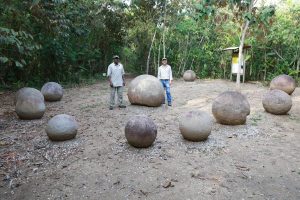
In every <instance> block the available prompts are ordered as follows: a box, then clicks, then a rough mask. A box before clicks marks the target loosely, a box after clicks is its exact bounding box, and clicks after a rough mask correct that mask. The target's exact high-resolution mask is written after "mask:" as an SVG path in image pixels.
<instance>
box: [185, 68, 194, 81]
mask: <svg viewBox="0 0 300 200" xmlns="http://www.w3.org/2000/svg"><path fill="white" fill-rule="evenodd" d="M195 79H196V74H195V72H194V71H193V70H187V71H185V72H184V74H183V80H185V81H189V82H192V81H194V80H195Z"/></svg>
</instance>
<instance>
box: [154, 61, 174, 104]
mask: <svg viewBox="0 0 300 200" xmlns="http://www.w3.org/2000/svg"><path fill="white" fill-rule="evenodd" d="M167 62H168V61H167V59H166V58H163V59H162V65H161V66H160V67H159V68H158V75H157V78H158V79H159V80H160V82H161V83H162V85H163V87H164V88H165V90H166V94H167V100H168V106H172V96H171V92H170V85H171V84H172V80H173V76H172V69H171V66H170V65H168V64H167ZM164 103H165V102H163V104H164Z"/></svg>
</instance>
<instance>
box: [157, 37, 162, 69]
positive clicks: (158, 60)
mask: <svg viewBox="0 0 300 200" xmlns="http://www.w3.org/2000/svg"><path fill="white" fill-rule="evenodd" d="M160 45H161V38H160V40H159V45H158V54H157V68H158V67H159V66H160V65H159V64H160Z"/></svg>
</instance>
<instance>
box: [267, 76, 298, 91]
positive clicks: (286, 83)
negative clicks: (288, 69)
mask: <svg viewBox="0 0 300 200" xmlns="http://www.w3.org/2000/svg"><path fill="white" fill-rule="evenodd" d="M270 89H271V90H273V89H278V90H282V91H284V92H286V93H288V94H289V95H291V94H292V93H293V92H294V90H295V89H296V81H295V80H294V79H293V78H292V77H290V76H289V75H285V74H282V75H279V76H276V77H275V78H274V79H273V80H272V81H271V83H270Z"/></svg>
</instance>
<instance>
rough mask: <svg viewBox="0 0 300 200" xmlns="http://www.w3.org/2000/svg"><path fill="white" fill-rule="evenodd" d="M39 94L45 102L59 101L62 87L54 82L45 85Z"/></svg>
mask: <svg viewBox="0 0 300 200" xmlns="http://www.w3.org/2000/svg"><path fill="white" fill-rule="evenodd" d="M41 92H42V94H43V95H44V97H45V100H46V101H60V100H61V98H62V97H63V94H64V90H63V88H62V86H61V85H60V84H58V83H55V82H48V83H45V84H44V85H43V87H42V89H41Z"/></svg>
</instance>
